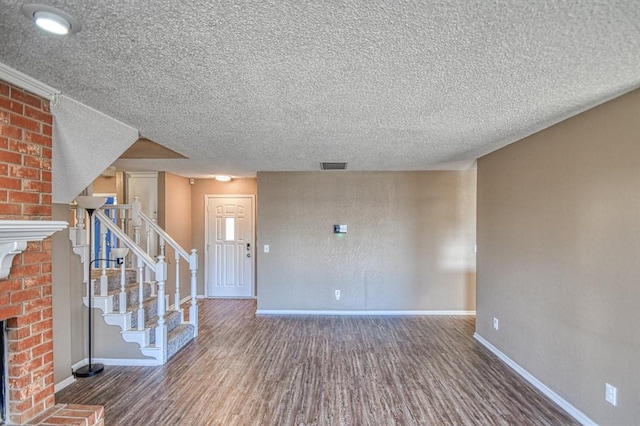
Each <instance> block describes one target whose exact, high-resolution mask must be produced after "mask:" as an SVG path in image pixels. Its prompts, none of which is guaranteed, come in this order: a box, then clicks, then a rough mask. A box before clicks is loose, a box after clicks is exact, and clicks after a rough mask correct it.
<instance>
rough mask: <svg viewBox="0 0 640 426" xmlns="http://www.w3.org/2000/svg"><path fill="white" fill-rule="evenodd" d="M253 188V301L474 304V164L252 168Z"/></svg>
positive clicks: (343, 306) (387, 306)
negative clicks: (435, 168)
mask: <svg viewBox="0 0 640 426" xmlns="http://www.w3.org/2000/svg"><path fill="white" fill-rule="evenodd" d="M258 190H259V194H260V197H259V200H258V241H257V249H258V250H257V257H258V308H259V309H261V310H473V309H475V255H474V244H475V193H476V187H475V171H462V172H378V173H374V172H371V173H367V172H346V173H344V172H337V173H336V172H318V173H258ZM335 224H346V225H347V226H348V232H347V234H346V235H344V236H337V235H335V234H334V233H333V225H335ZM265 244H268V245H269V246H270V252H269V253H264V252H263V246H264V245H265ZM336 289H339V290H340V291H341V299H340V300H339V301H336V299H335V297H334V291H335V290H336Z"/></svg>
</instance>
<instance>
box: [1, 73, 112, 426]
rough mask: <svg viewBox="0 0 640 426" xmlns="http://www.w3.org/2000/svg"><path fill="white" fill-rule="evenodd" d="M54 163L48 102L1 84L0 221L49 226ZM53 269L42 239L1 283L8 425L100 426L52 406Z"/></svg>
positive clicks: (96, 412) (96, 411)
mask: <svg viewBox="0 0 640 426" xmlns="http://www.w3.org/2000/svg"><path fill="white" fill-rule="evenodd" d="M51 157H52V116H51V113H50V111H49V101H48V100H46V99H42V98H40V97H37V96H35V95H32V94H30V93H27V92H25V91H24V90H21V89H20V88H18V87H15V86H13V85H10V84H7V83H5V82H3V81H0V221H2V220H51ZM51 268H52V265H51V240H50V239H49V238H47V239H45V240H44V241H40V242H38V241H36V242H29V243H28V244H27V248H26V250H24V251H23V252H22V253H21V254H18V255H16V256H15V257H14V258H13V263H12V266H11V270H10V274H9V276H8V277H7V278H6V279H0V321H5V325H6V353H5V362H6V373H7V378H6V394H5V399H6V401H7V403H6V408H7V413H6V414H7V419H6V420H5V421H8V423H10V424H31V420H32V419H37V421H38V422H40V421H42V419H44V418H45V417H47V416H48V413H52V415H53V413H58V414H60V413H61V412H62V413H69V412H74V413H75V415H76V416H77V413H78V412H82V411H85V412H86V413H88V414H87V416H86V419H89V418H92V419H93V420H88V421H87V422H86V423H82V424H90V425H93V424H99V423H101V422H102V421H103V419H102V414H101V413H102V408H101V407H91V408H87V409H86V410H83V408H82V407H79V406H72V408H71V409H70V408H69V407H61V406H55V395H54V377H53V371H54V370H53V308H52V275H51ZM85 408H86V407H85ZM65 410H66V411H65ZM74 410H75V411H74ZM59 424H63V423H59ZM73 424H80V423H73Z"/></svg>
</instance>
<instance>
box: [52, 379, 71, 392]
mask: <svg viewBox="0 0 640 426" xmlns="http://www.w3.org/2000/svg"><path fill="white" fill-rule="evenodd" d="M75 381H76V378H75V377H73V376H69V377H67V378H66V379H64V380H63V381H61V382H59V383H56V384H55V385H54V387H53V391H54V392H56V393H57V392H60V391H61V390H62V389H64V388H66V387H67V386H69V385H70V384H72V383H73V382H75Z"/></svg>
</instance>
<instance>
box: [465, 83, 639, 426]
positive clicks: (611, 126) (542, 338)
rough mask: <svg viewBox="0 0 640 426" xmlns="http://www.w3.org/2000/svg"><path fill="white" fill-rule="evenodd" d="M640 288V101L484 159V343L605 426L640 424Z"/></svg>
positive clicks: (584, 117)
mask: <svg viewBox="0 0 640 426" xmlns="http://www.w3.org/2000/svg"><path fill="white" fill-rule="evenodd" d="M639 277H640V92H638V91H636V92H633V93H631V94H629V95H626V96H623V97H621V98H619V99H616V100H613V101H611V102H608V103H606V104H604V105H601V106H599V107H597V108H595V109H592V110H590V111H587V112H585V113H583V114H580V115H578V116H576V117H574V118H571V119H569V120H566V121H564V122H562V123H560V124H558V125H556V126H553V127H551V128H549V129H547V130H544V131H542V132H539V133H537V134H535V135H533V136H530V137H528V138H526V139H524V140H522V141H520V142H517V143H515V144H513V145H510V146H508V147H506V148H504V149H502V150H499V151H497V152H495V153H492V154H489V155H488V156H486V157H483V158H481V159H480V160H478V294H477V303H478V306H477V324H476V327H477V332H478V334H480V335H481V336H483V337H484V338H485V339H487V340H489V341H490V342H491V343H492V344H493V345H495V346H496V347H497V348H498V349H499V350H500V351H502V352H503V353H505V354H506V355H507V356H509V357H510V358H511V359H513V360H514V361H515V362H517V363H518V364H520V365H521V366H522V367H524V368H525V369H526V370H528V371H529V372H530V373H532V374H533V375H534V376H535V377H537V378H538V379H539V380H541V381H542V382H543V383H545V384H546V385H547V386H549V387H550V388H551V389H553V390H554V391H555V392H557V393H558V394H559V395H560V396H562V397H563V398H565V399H566V400H567V401H568V402H569V403H571V404H572V405H574V406H575V407H576V408H578V409H579V410H581V411H582V412H584V413H585V414H586V415H587V416H588V417H590V418H591V419H592V420H594V421H595V422H597V423H599V424H603V425H604V424H610V425H613V424H615V425H630V424H638V419H639V418H640V404H638V402H639V401H640V380H638V379H639V378H640V332H638V324H639V323H640V309H638V302H640V285H639V284H638V283H639V282H640V278H639ZM493 317H497V318H499V320H500V329H499V331H495V330H493V328H492V320H493ZM605 382H608V383H611V384H613V385H614V386H617V387H618V393H619V395H618V398H619V401H618V407H613V406H612V405H609V404H608V403H606V402H605V400H604V387H605Z"/></svg>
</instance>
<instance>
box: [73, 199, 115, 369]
mask: <svg viewBox="0 0 640 426" xmlns="http://www.w3.org/2000/svg"><path fill="white" fill-rule="evenodd" d="M76 201H77V203H78V205H79V206H80V207H82V208H84V209H85V210H86V211H87V213H88V214H89V227H88V228H89V259H91V251H92V248H93V247H91V240H92V239H91V237H92V235H93V234H92V231H93V212H94V211H96V209H97V208H99V207H101V206H103V205H104V203H105V202H106V201H107V199H106V198H103V197H84V196H82V197H78V198H76ZM96 260H100V259H94V260H90V261H89V292H88V298H89V303H88V306H89V324H88V325H89V340H88V346H89V364H88V365H85V366H84V367H80V368H78V369H77V370H76V371H75V372H74V375H75V376H76V377H93V376H95V375H96V374H100V373H102V372H103V371H104V365H102V364H94V363H93V360H92V358H93V311H92V300H93V293H94V288H93V278H92V271H93V262H95V261H96Z"/></svg>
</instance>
